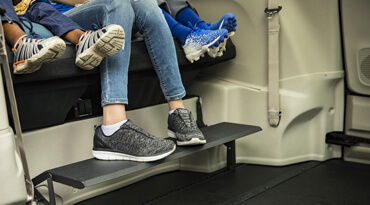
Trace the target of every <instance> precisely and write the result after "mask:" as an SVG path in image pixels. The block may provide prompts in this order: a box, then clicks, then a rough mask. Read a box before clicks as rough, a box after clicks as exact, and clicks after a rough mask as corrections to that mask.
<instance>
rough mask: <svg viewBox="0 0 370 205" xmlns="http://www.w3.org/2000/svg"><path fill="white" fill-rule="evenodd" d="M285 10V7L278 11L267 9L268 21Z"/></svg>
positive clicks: (279, 8)
mask: <svg viewBox="0 0 370 205" xmlns="http://www.w3.org/2000/svg"><path fill="white" fill-rule="evenodd" d="M281 9H283V7H281V6H279V7H278V8H277V9H268V8H266V9H265V13H266V14H267V19H269V20H270V19H272V17H274V15H275V14H276V13H279V12H280V11H281Z"/></svg>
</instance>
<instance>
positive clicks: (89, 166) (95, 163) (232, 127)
mask: <svg viewBox="0 0 370 205" xmlns="http://www.w3.org/2000/svg"><path fill="white" fill-rule="evenodd" d="M201 130H202V132H203V134H204V136H205V138H206V140H207V143H206V144H204V145H200V146H191V147H177V148H176V151H175V152H174V153H173V154H171V155H170V156H168V157H166V158H164V159H162V160H159V161H155V162H132V161H103V160H98V159H88V160H85V161H81V162H77V163H74V164H70V165H66V166H62V167H59V168H55V169H51V170H48V171H45V172H44V173H42V174H40V175H38V176H37V177H35V178H34V179H33V183H34V184H35V185H37V184H39V183H41V182H42V181H44V180H46V179H50V180H52V181H55V182H59V183H62V184H65V185H69V186H72V187H75V188H78V189H83V188H85V187H89V186H93V185H96V184H99V183H103V182H106V181H109V180H112V179H115V178H118V177H122V176H125V175H128V174H131V173H134V172H137V171H140V170H143V169H146V168H150V167H153V166H156V165H159V164H162V163H164V162H169V161H172V160H175V159H179V158H182V157H185V156H188V155H191V154H194V153H197V152H200V151H203V150H207V149H209V148H212V147H216V146H218V145H222V144H227V143H230V142H234V141H235V140H236V139H238V138H241V137H244V136H247V135H250V134H253V133H255V132H258V131H261V130H262V129H261V128H260V127H257V126H250V125H242V124H234V123H225V122H224V123H219V124H216V125H212V126H209V127H205V128H202V129H201ZM233 151H235V150H233ZM234 155H235V153H234ZM228 158H229V157H228ZM234 158H235V156H234ZM234 161H235V159H234ZM49 189H50V187H49Z"/></svg>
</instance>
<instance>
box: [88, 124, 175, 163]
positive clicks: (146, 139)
mask: <svg viewBox="0 0 370 205" xmlns="http://www.w3.org/2000/svg"><path fill="white" fill-rule="evenodd" d="M174 147H175V144H174V143H173V142H172V141H171V140H166V139H161V138H157V137H154V136H152V135H151V134H149V133H148V132H146V131H145V130H143V129H141V128H139V127H138V126H136V125H135V124H134V123H133V122H132V121H130V120H128V121H127V122H126V123H125V124H123V125H122V126H121V127H120V129H119V130H118V131H116V132H115V133H114V134H113V135H111V136H109V137H107V136H105V135H104V134H103V131H102V129H101V126H99V127H97V128H96V130H95V135H94V148H93V150H94V151H108V152H117V153H122V154H127V155H130V156H134V157H151V156H157V155H161V154H165V153H168V152H171V151H173V150H174Z"/></svg>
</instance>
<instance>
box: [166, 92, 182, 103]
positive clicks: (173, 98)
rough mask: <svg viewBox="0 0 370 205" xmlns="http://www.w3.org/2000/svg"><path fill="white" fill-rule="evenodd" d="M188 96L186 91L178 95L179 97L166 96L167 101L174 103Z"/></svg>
mask: <svg viewBox="0 0 370 205" xmlns="http://www.w3.org/2000/svg"><path fill="white" fill-rule="evenodd" d="M185 95H186V91H185V90H184V91H182V92H181V93H180V94H177V95H173V96H165V98H166V100H167V101H173V100H179V99H182V98H184V97H185Z"/></svg>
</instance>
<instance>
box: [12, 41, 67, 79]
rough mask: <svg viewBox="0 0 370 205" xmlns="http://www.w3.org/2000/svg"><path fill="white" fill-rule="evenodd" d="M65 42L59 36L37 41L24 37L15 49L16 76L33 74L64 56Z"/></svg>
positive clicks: (14, 66) (14, 65)
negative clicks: (46, 63) (43, 65)
mask: <svg viewBox="0 0 370 205" xmlns="http://www.w3.org/2000/svg"><path fill="white" fill-rule="evenodd" d="M65 49H66V44H65V42H64V41H63V40H62V39H60V38H59V37H57V36H54V37H51V38H46V39H36V38H33V37H32V36H27V35H24V36H22V37H21V38H19V40H18V41H17V43H16V44H15V45H14V47H13V52H14V64H13V68H14V74H26V73H33V72H35V71H37V70H39V69H40V67H41V65H42V64H43V63H45V62H49V61H53V60H55V59H57V58H59V57H60V56H62V55H63V54H64V51H65Z"/></svg>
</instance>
